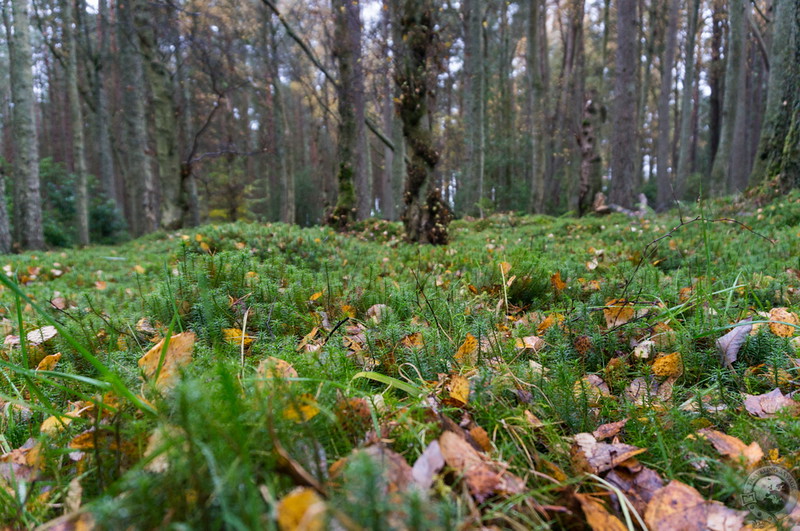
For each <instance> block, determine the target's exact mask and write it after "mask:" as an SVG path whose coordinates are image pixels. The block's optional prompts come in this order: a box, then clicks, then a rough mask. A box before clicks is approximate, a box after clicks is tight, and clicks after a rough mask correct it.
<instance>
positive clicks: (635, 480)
mask: <svg viewBox="0 0 800 531" xmlns="http://www.w3.org/2000/svg"><path fill="white" fill-rule="evenodd" d="M605 480H606V481H608V482H609V483H611V484H612V485H615V486H617V487H618V488H619V489H620V490H621V491H622V492H623V493H625V496H627V498H628V500H629V501H630V502H631V503H632V504H633V507H634V508H635V509H636V510H637V511H638V512H639V514H644V512H645V510H646V509H647V504H648V502H649V501H650V500H651V499H652V498H653V494H655V493H656V491H658V489H660V488H661V487H663V486H664V480H663V479H661V476H659V475H658V472H656V471H655V470H653V469H651V468H647V467H646V466H644V465H643V464H641V463H640V462H639V461H638V460H636V459H628V460H627V461H625V462H623V463H620V464H619V465H618V466H617V467H615V468H614V469H612V470H611V471H610V472H609V473H608V474H607V475H606V476H605Z"/></svg>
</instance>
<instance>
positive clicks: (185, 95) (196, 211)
mask: <svg viewBox="0 0 800 531" xmlns="http://www.w3.org/2000/svg"><path fill="white" fill-rule="evenodd" d="M174 46H175V57H176V65H175V78H176V82H177V85H178V88H179V89H180V98H181V100H180V101H181V109H180V112H179V114H180V117H181V120H180V124H179V125H180V127H179V130H180V144H181V145H182V146H183V150H184V156H183V157H182V158H183V161H182V162H181V188H182V195H183V201H182V207H183V214H182V217H183V223H184V225H186V226H189V227H196V226H198V225H200V198H199V195H198V192H197V178H196V177H195V175H194V169H193V165H192V161H191V160H189V159H190V158H191V157H193V156H194V153H193V146H194V141H195V139H194V135H195V129H194V108H193V107H192V84H191V79H190V78H189V76H188V75H187V72H186V64H185V62H186V58H185V57H184V52H183V51H184V48H185V46H186V45H185V43H184V42H183V37H182V35H181V33H180V32H179V31H176V36H175V42H174ZM265 49H266V46H265ZM259 158H260V157H259Z"/></svg>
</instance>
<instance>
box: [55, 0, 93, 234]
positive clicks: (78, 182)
mask: <svg viewBox="0 0 800 531" xmlns="http://www.w3.org/2000/svg"><path fill="white" fill-rule="evenodd" d="M61 9H62V18H63V28H64V41H65V42H64V45H65V50H64V55H65V59H66V70H67V101H68V105H69V117H70V125H71V126H72V173H73V174H74V175H75V214H76V218H77V219H76V221H77V229H78V230H77V234H78V243H79V244H80V245H89V190H88V185H87V182H86V181H87V176H86V173H87V172H86V153H85V151H86V150H85V144H84V139H83V111H82V110H81V100H80V97H79V95H78V57H77V54H78V47H77V45H76V40H75V31H74V29H73V22H74V20H75V17H74V16H73V12H72V11H73V9H72V0H61Z"/></svg>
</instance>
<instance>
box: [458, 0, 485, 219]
mask: <svg viewBox="0 0 800 531" xmlns="http://www.w3.org/2000/svg"><path fill="white" fill-rule="evenodd" d="M463 9H464V111H465V112H464V129H465V134H464V157H465V160H464V165H463V168H464V179H463V180H462V182H461V186H459V189H460V191H459V193H458V194H457V195H456V197H457V198H459V197H461V198H462V200H461V201H459V210H461V211H462V212H463V213H465V214H470V215H474V214H476V213H477V214H478V215H480V216H481V217H483V199H484V194H485V193H486V191H485V190H484V186H485V183H484V179H485V142H486V140H485V123H484V122H485V120H484V118H485V102H484V98H485V95H486V86H485V85H486V75H485V71H484V58H483V56H484V49H485V43H484V39H483V26H482V24H483V18H484V9H485V3H484V1H483V0H465V1H464V3H463Z"/></svg>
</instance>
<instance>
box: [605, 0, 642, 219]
mask: <svg viewBox="0 0 800 531" xmlns="http://www.w3.org/2000/svg"><path fill="white" fill-rule="evenodd" d="M616 7H617V54H616V65H615V71H616V72H615V78H614V100H613V104H612V105H613V114H614V116H613V122H612V140H611V187H610V190H609V200H610V202H612V203H615V204H618V205H620V206H622V207H624V208H628V209H632V208H633V207H634V203H635V194H636V192H637V190H636V189H635V183H636V181H637V179H636V175H635V174H634V172H635V168H636V164H635V161H634V156H638V155H636V149H635V148H634V147H633V146H637V145H638V142H637V138H636V137H637V128H636V121H635V120H636V114H635V108H636V53H635V52H636V1H635V0H617V5H616Z"/></svg>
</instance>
